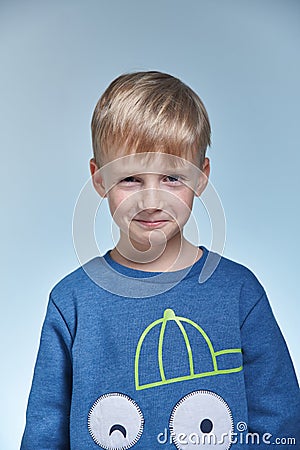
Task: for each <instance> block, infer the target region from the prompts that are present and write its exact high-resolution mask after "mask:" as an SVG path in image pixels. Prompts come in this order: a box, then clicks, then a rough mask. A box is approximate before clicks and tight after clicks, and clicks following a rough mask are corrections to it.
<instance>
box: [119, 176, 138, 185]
mask: <svg viewBox="0 0 300 450" xmlns="http://www.w3.org/2000/svg"><path fill="white" fill-rule="evenodd" d="M138 182H139V180H138V179H137V178H135V177H133V176H131V177H126V178H123V179H122V180H121V183H123V184H131V183H138Z"/></svg>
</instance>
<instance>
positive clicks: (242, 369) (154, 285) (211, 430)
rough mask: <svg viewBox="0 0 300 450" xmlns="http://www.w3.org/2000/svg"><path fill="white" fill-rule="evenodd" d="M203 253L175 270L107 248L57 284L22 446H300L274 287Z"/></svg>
mask: <svg viewBox="0 0 300 450" xmlns="http://www.w3.org/2000/svg"><path fill="white" fill-rule="evenodd" d="M202 250H203V252H204V253H203V256H202V257H201V258H200V260H199V261H198V262H196V263H195V264H194V265H193V266H192V267H190V268H188V269H184V270H181V271H177V272H169V273H153V272H144V271H138V270H133V269H129V268H127V267H124V266H122V265H120V264H118V263H116V262H115V261H113V260H112V259H111V258H110V256H109V253H107V254H106V255H105V256H104V257H97V258H94V259H92V260H91V261H89V262H88V263H86V264H85V265H84V266H82V267H79V268H78V269H77V270H75V271H74V272H72V273H71V274H69V275H67V276H66V277H65V278H63V279H62V280H61V281H60V282H59V283H58V284H57V285H56V286H55V287H54V288H53V289H52V291H51V293H50V298H49V304H48V309H47V313H46V318H45V321H44V325H43V329H42V335H41V341H40V348H39V352H38V357H37V361H36V366H35V372H34V378H33V383H32V388H31V393H30V397H29V402H28V408H27V420H26V428H25V432H24V435H23V439H22V444H21V450H46V449H47V450H52V449H53V450H54V449H55V450H69V449H70V450H97V449H99V448H102V449H115V450H117V449H128V448H131V447H136V448H139V449H144V450H148V449H149V450H150V449H162V450H164V449H166V450H167V449H176V448H177V449H195V448H201V449H208V448H215V449H218V450H227V449H229V448H232V449H235V450H238V449H245V448H250V449H251V448H253V449H256V448H270V447H269V445H270V444H278V443H279V442H281V444H282V445H276V448H284V449H289V448H292V449H293V450H295V449H297V448H298V449H299V448H300V437H299V431H300V425H299V424H300V420H299V419H300V406H299V405H300V401H299V387H298V383H297V380H296V376H295V372H294V369H293V365H292V362H291V359H290V356H289V353H288V349H287V347H286V344H285V341H284V339H283V337H282V334H281V332H280V329H279V327H278V325H277V323H276V320H275V319H274V316H273V313H272V310H271V308H270V305H269V302H268V299H267V297H266V294H265V291H264V289H263V288H262V286H261V285H260V283H259V282H258V280H257V279H256V278H255V276H254V275H253V273H252V272H250V271H249V270H248V269H247V268H245V267H244V266H242V265H240V264H237V263H235V262H232V261H230V260H228V259H226V258H223V257H222V258H221V257H218V255H216V254H213V253H212V252H208V251H207V249H205V248H204V247H202ZM208 256H213V257H214V256H215V257H217V259H216V261H218V265H217V267H216V269H215V270H214V271H213V270H211V271H210V272H213V273H211V275H210V276H209V277H202V279H201V276H203V273H204V272H203V271H204V270H208V272H209V264H210V263H211V261H213V259H212V260H211V261H210V260H209V257H208ZM206 278H207V279H206ZM295 442H296V444H295ZM247 444H248V445H247Z"/></svg>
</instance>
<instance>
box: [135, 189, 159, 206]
mask: <svg viewBox="0 0 300 450" xmlns="http://www.w3.org/2000/svg"><path fill="white" fill-rule="evenodd" d="M138 206H139V208H140V209H141V210H145V209H146V210H147V211H148V212H153V211H156V210H158V209H163V208H164V201H163V192H162V191H161V190H160V189H159V188H155V187H151V188H147V189H143V190H142V192H140V198H139V205H138Z"/></svg>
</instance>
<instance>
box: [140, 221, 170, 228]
mask: <svg viewBox="0 0 300 450" xmlns="http://www.w3.org/2000/svg"><path fill="white" fill-rule="evenodd" d="M134 222H138V223H139V224H140V225H142V226H143V227H146V228H158V227H161V226H163V225H165V224H166V223H167V222H169V221H168V220H144V219H134Z"/></svg>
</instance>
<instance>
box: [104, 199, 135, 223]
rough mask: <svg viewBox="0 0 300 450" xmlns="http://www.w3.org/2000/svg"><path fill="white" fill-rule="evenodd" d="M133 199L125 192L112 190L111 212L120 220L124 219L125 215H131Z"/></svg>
mask: <svg viewBox="0 0 300 450" xmlns="http://www.w3.org/2000/svg"><path fill="white" fill-rule="evenodd" d="M132 203H133V202H132V200H131V201H130V198H129V197H128V195H127V194H126V193H124V192H111V193H110V194H109V195H108V204H109V209H110V213H111V215H112V216H113V217H115V218H116V219H117V220H118V221H119V220H122V218H123V217H124V216H127V215H130V212H131V209H132V207H133V205H132Z"/></svg>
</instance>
